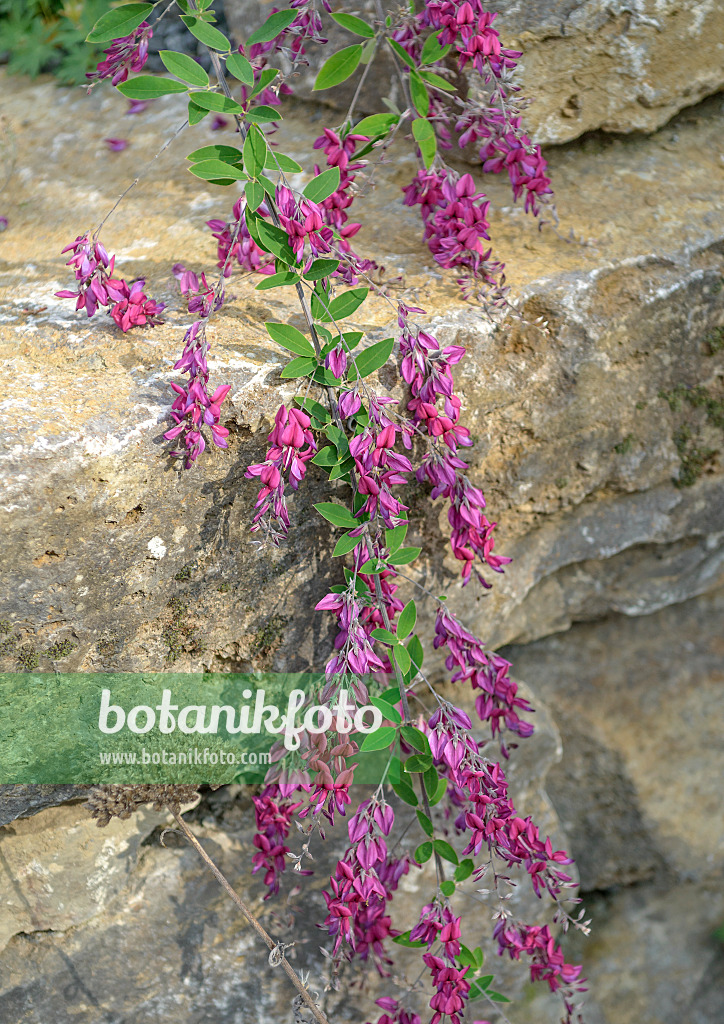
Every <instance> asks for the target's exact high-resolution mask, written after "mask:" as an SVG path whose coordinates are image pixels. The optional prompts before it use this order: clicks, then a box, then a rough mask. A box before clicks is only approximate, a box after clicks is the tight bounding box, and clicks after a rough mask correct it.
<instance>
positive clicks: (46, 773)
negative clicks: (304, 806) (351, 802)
mask: <svg viewBox="0 0 724 1024" xmlns="http://www.w3.org/2000/svg"><path fill="white" fill-rule="evenodd" d="M323 683H324V680H323V678H320V677H319V676H314V675H311V674H308V673H307V674H300V673H297V674H286V675H281V674H278V673H254V674H247V675H231V674H228V675H227V674H182V673H119V672H114V673H64V674H53V673H27V672H25V673H6V674H0V783H3V784H4V783H53V784H61V783H95V784H98V783H132V784H140V783H177V782H178V783H199V784H201V783H212V784H216V783H218V784H221V783H229V782H248V783H252V782H262V781H263V780H264V778H265V776H266V775H267V772H268V771H269V769H270V764H271V763H272V761H273V763H274V764H275V765H278V764H279V763H281V767H283V769H284V771H285V772H292V771H294V769H295V768H297V769H299V768H304V767H305V762H304V761H303V760H302V758H301V755H300V750H299V743H300V740H301V742H302V743H303V741H304V729H305V726H306V727H309V726H311V727H312V728H313V729H314V730H316V731H325V730H326V729H327V728H333V727H334V726H335V725H336V724H337V723H338V722H339V721H344V716H345V713H346V714H347V716H348V721H349V720H350V719H351V718H353V717H354V713H355V712H354V709H352V708H349V706H348V705H347V706H346V708H343V709H342V710H341V711H340V708H339V706H338V705H335V707H331V708H330V707H326V706H325V707H321V708H320V707H316V708H315V705H316V704H317V700H318V696H317V695H318V694H319V691H320V689H321V686H322V685H323ZM367 710H368V712H369V713H368V714H367V715H366V721H365V722H364V723H363V721H362V718H357V719H355V729H357V728H358V727H360V726H361V727H362V730H363V733H364V734H366V733H368V732H370V731H372V730H373V729H374V728H376V727H377V725H378V724H379V721H374V720H373V719H374V713H375V709H374V708H368V709H367ZM340 714H341V715H342V718H341V719H340V718H339V717H338V716H339V715H340ZM377 715H378V716H379V713H377ZM355 738H356V739H357V741H358V742H359V743H361V742H362V740H363V739H364V735H363V734H359V735H356V736H355ZM272 748H274V749H272ZM381 755H382V756H381ZM355 761H357V762H359V765H360V768H359V771H358V772H357V773H356V774H355V781H358V782H376V781H379V779H380V778H381V777H382V773H383V772H384V769H385V758H384V752H383V751H376V752H373V753H371V754H361V755H360V756H359V757H355Z"/></svg>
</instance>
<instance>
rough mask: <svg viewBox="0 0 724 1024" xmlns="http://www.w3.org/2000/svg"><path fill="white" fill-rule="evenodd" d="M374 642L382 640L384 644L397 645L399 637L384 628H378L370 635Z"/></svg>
mask: <svg viewBox="0 0 724 1024" xmlns="http://www.w3.org/2000/svg"><path fill="white" fill-rule="evenodd" d="M370 636H371V637H372V639H373V640H380V641H382V643H383V644H396V643H397V637H396V636H395V634H394V633H393V632H391V631H390V630H389V629H383V627H382V626H378V627H377V629H373V630H372V632H371V633H370Z"/></svg>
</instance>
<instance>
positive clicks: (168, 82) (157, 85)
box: [116, 75, 188, 100]
mask: <svg viewBox="0 0 724 1024" xmlns="http://www.w3.org/2000/svg"><path fill="white" fill-rule="evenodd" d="M116 88H117V89H118V91H119V92H120V93H121V94H122V95H123V96H126V97H127V98H128V99H129V100H155V99H156V98H157V97H158V96H169V95H170V94H171V93H172V92H187V91H188V86H187V85H184V84H183V83H182V82H177V81H176V80H175V79H173V78H157V77H156V76H155V75H138V77H137V78H130V79H129V80H128V81H127V82H121V84H120V85H118V86H116Z"/></svg>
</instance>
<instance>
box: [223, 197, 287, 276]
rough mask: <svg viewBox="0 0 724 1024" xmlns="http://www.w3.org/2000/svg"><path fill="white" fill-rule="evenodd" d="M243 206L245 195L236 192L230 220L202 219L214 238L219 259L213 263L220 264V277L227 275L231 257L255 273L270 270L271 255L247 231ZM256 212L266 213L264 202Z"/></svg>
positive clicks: (272, 267) (267, 209)
mask: <svg viewBox="0 0 724 1024" xmlns="http://www.w3.org/2000/svg"><path fill="white" fill-rule="evenodd" d="M245 209H246V197H245V196H239V198H238V199H237V200H236V202H235V203H234V209H233V220H232V221H231V223H227V222H226V221H223V220H208V221H207V222H206V224H207V226H208V227H210V228H211V232H212V234H213V237H214V238H215V239H216V242H217V256H218V261H219V262H218V263H217V264H216V265H217V267H222V268H223V270H224V277H231V273H232V270H233V266H232V261H233V260H236V261H237V262H238V264H239V266H240V267H241V268H242V269H243V270H254V271H256V272H257V273H258V274H273V273H274V257H273V256H271V255H270V254H269V253H268V252H264V251H263V250H262V249H260V248H259V246H258V245H257V244H256V242H255V241H254V239H253V238H252V237H251V235H250V234H249V229H248V227H247V226H246V219H245V217H244V210H245ZM259 212H260V213H263V214H265V215H268V214H269V208H268V207H267V205H266V203H262V204H261V206H260V207H259Z"/></svg>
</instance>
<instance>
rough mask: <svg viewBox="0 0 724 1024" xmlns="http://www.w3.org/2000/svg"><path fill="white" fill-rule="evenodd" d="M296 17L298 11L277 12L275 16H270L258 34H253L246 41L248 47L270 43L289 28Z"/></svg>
mask: <svg viewBox="0 0 724 1024" xmlns="http://www.w3.org/2000/svg"><path fill="white" fill-rule="evenodd" d="M296 16H297V12H296V11H277V12H276V13H275V14H272V15H270V16H269V17H268V18H267V19H266V21H265V22H264V24H263V25H260V26H259V28H258V29H257V30H256V32H252V33H251V35H250V36H249V38H248V39H247V41H246V45H247V46H253V45H254V44H255V43H270V42H271V41H272V39H275V38H276V36H278V35H279V34H280V33H282V32H283V31H284V29H285V28H289V26H290V25H291V23H292V22H293V21H294V19H295V18H296Z"/></svg>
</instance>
